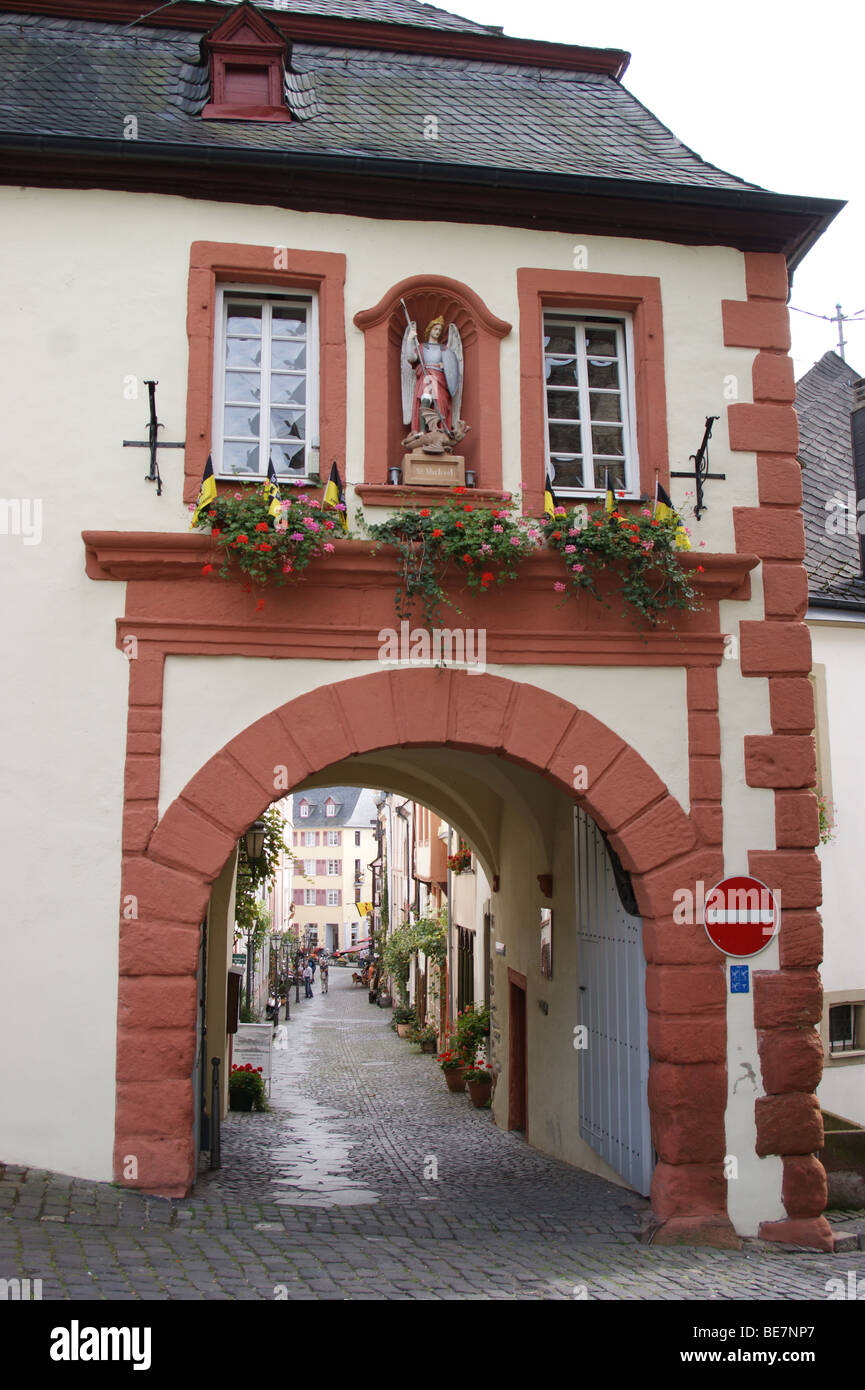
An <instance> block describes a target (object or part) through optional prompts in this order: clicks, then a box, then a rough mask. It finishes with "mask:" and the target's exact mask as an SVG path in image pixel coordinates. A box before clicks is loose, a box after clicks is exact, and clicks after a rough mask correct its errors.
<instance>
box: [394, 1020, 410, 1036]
mask: <svg viewBox="0 0 865 1390" xmlns="http://www.w3.org/2000/svg"><path fill="white" fill-rule="evenodd" d="M396 1031H397V1036H398V1037H400V1038H407V1037H408V1035H409V1033H410V1032H411V1024H410V1023H398V1024H397V1025H396Z"/></svg>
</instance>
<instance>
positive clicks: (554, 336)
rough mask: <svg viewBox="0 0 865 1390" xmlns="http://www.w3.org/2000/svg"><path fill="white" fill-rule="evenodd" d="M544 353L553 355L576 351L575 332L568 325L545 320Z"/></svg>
mask: <svg viewBox="0 0 865 1390" xmlns="http://www.w3.org/2000/svg"><path fill="white" fill-rule="evenodd" d="M544 335H545V336H544V351H545V352H547V353H549V354H552V353H556V352H569V353H571V352H573V351H574V330H573V328H570V327H569V326H568V325H567V324H562V323H555V322H554V321H553V320H552V319H545V320H544Z"/></svg>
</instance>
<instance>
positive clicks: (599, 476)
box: [595, 459, 626, 492]
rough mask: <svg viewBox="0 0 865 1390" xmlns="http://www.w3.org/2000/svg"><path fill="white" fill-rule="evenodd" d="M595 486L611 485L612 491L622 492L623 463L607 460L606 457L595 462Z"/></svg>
mask: <svg viewBox="0 0 865 1390" xmlns="http://www.w3.org/2000/svg"><path fill="white" fill-rule="evenodd" d="M595 487H596V488H603V487H611V488H612V489H613V491H614V492H624V491H625V490H626V489H625V465H624V463H615V462H612V461H611V462H608V461H607V460H606V459H604V460H603V461H602V462H600V463H596V464H595Z"/></svg>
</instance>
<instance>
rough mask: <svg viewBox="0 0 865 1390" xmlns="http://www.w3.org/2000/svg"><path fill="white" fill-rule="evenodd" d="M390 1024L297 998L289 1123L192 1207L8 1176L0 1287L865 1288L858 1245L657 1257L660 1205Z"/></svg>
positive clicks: (359, 1008)
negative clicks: (504, 1113) (476, 1101)
mask: <svg viewBox="0 0 865 1390" xmlns="http://www.w3.org/2000/svg"><path fill="white" fill-rule="evenodd" d="M389 1017H390V1015H389V1013H388V1012H383V1011H380V1010H378V1009H376V1008H373V1007H371V1006H370V1005H369V1003H368V1000H367V994H366V991H365V990H361V989H357V988H353V987H352V984H351V977H350V973H349V972H348V971H341V970H336V969H334V970H332V971H331V989H330V993H329V994H328V995H326V996H322V995H321V994H320V993H319V992H318V985H317V984H316V993H315V998H314V999H312V1000H309V1001H305V1000H301V1001H300V1003H299V1004H296V1005H295V1004H294V1003H292V1018H291V1022H290V1023H289V1024H288V1025H287V1026H283V1027H282V1028H281V1030H280V1034H278V1047H277V1050H276V1051H275V1053H274V1080H273V1094H272V1097H271V1105H272V1109H271V1111H270V1112H269V1113H267V1114H261V1115H256V1114H251V1115H243V1114H231V1115H230V1116H229V1118H228V1120H227V1121H226V1123H225V1125H224V1126H223V1165H222V1168H221V1170H220V1171H218V1172H214V1173H210V1172H206V1173H203V1174H202V1176H201V1178H200V1180H199V1182H198V1184H197V1186H196V1189H195V1192H194V1193H193V1195H192V1197H191V1198H189V1199H187V1200H185V1201H168V1200H161V1199H158V1198H152V1197H143V1196H141V1195H139V1194H136V1193H131V1192H126V1191H123V1190H121V1189H120V1188H119V1187H115V1186H112V1185H110V1184H96V1183H89V1182H82V1181H80V1180H76V1179H72V1178H65V1177H61V1176H58V1175H56V1174H47V1173H43V1172H37V1171H35V1170H22V1169H18V1168H7V1169H5V1171H3V1170H0V1173H2V1181H0V1213H2V1225H0V1277H6V1278H10V1277H19V1278H30V1279H41V1280H42V1296H43V1298H44V1299H59V1298H72V1299H79V1298H83V1299H107V1300H116V1299H285V1298H288V1299H515V1298H516V1299H572V1298H574V1297H579V1298H583V1297H585V1298H588V1299H590V1300H595V1299H599V1300H617V1299H647V1300H656V1299H663V1300H681V1299H693V1300H702V1299H709V1300H722V1299H735V1300H751V1299H759V1300H762V1299H799V1300H810V1299H814V1300H818V1301H819V1300H824V1299H826V1296H827V1295H826V1282H827V1280H829V1279H830V1278H838V1277H840V1278H842V1279H845V1280H846V1278H847V1272H848V1271H849V1270H855V1271H856V1273H857V1275H858V1276H859V1277H860V1278H863V1277H865V1253H863V1252H862V1251H861V1250H857V1249H849V1250H845V1251H844V1252H843V1253H841V1254H836V1255H834V1256H828V1255H823V1254H818V1253H815V1252H805V1251H798V1250H792V1249H790V1248H780V1247H771V1246H766V1245H764V1244H762V1243H759V1242H747V1243H746V1245H745V1248H744V1249H743V1250H742V1251H741V1252H728V1251H719V1250H707V1249H660V1248H658V1249H656V1248H654V1247H652V1246H648V1245H640V1244H638V1242H637V1235H638V1231H639V1227H640V1220H641V1214H642V1212H643V1211H644V1209H645V1208H646V1205H647V1204H646V1203H645V1202H644V1201H643V1199H641V1198H640V1197H638V1196H636V1195H635V1194H633V1193H630V1192H628V1191H627V1190H626V1189H623V1188H619V1187H615V1186H613V1185H611V1184H609V1183H606V1182H604V1181H602V1180H601V1179H598V1178H594V1177H591V1176H589V1175H587V1174H585V1173H581V1172H579V1171H577V1170H575V1169H572V1168H569V1167H567V1166H565V1165H564V1164H562V1163H559V1162H557V1161H555V1160H553V1159H550V1158H547V1157H545V1156H543V1155H542V1154H539V1153H537V1152H536V1151H535V1150H533V1149H531V1148H529V1147H527V1146H526V1144H525V1142H524V1141H523V1139H522V1138H521V1137H520V1136H519V1135H517V1134H510V1133H503V1132H502V1131H501V1130H498V1129H496V1127H495V1126H494V1125H493V1124H492V1123H491V1119H490V1115H489V1113H488V1112H487V1111H482V1110H475V1109H474V1108H473V1107H472V1106H471V1105H470V1103H469V1101H468V1099H467V1097H466V1096H463V1095H452V1094H450V1093H449V1092H448V1091H447V1090H446V1088H445V1086H444V1083H443V1080H442V1076H441V1073H440V1071H439V1069H438V1067H437V1066H436V1063H435V1059H434V1058H431V1057H428V1056H422V1055H421V1054H420V1053H419V1050H418V1049H417V1048H415V1047H412V1046H411V1045H410V1044H409V1043H407V1042H402V1041H400V1040H398V1039H397V1037H396V1035H395V1033H393V1032H392V1031H391V1030H390V1029H389V1027H388V1021H389ZM280 1044H283V1045H280ZM435 1172H437V1176H432V1174H433V1173H435ZM832 1221H833V1225H834V1226H835V1228H836V1230H840V1231H843V1230H844V1226H843V1224H839V1222H838V1221H837V1220H836V1219H835V1218H834V1217H832ZM861 1228H862V1227H861V1224H860V1223H857V1222H853V1221H851V1223H850V1225H849V1227H848V1229H850V1230H860V1229H861ZM849 1244H850V1245H851V1246H854V1245H855V1238H851V1239H850V1241H849Z"/></svg>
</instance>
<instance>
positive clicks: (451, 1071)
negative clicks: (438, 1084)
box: [438, 1039, 471, 1091]
mask: <svg viewBox="0 0 865 1390" xmlns="http://www.w3.org/2000/svg"><path fill="white" fill-rule="evenodd" d="M451 1041H453V1039H452V1040H451ZM438 1061H439V1066H440V1067H441V1069H442V1071H443V1072H444V1074H445V1081H446V1082H447V1087H448V1090H449V1091H464V1090H465V1088H466V1067H467V1066H469V1065H470V1064H471V1058H470V1057H469V1056H468V1055H467V1054H466V1053H465V1052H464V1051H463V1050H462V1048H457V1047H449V1048H448V1049H447V1050H446V1051H445V1052H440V1053H439V1059H438Z"/></svg>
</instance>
